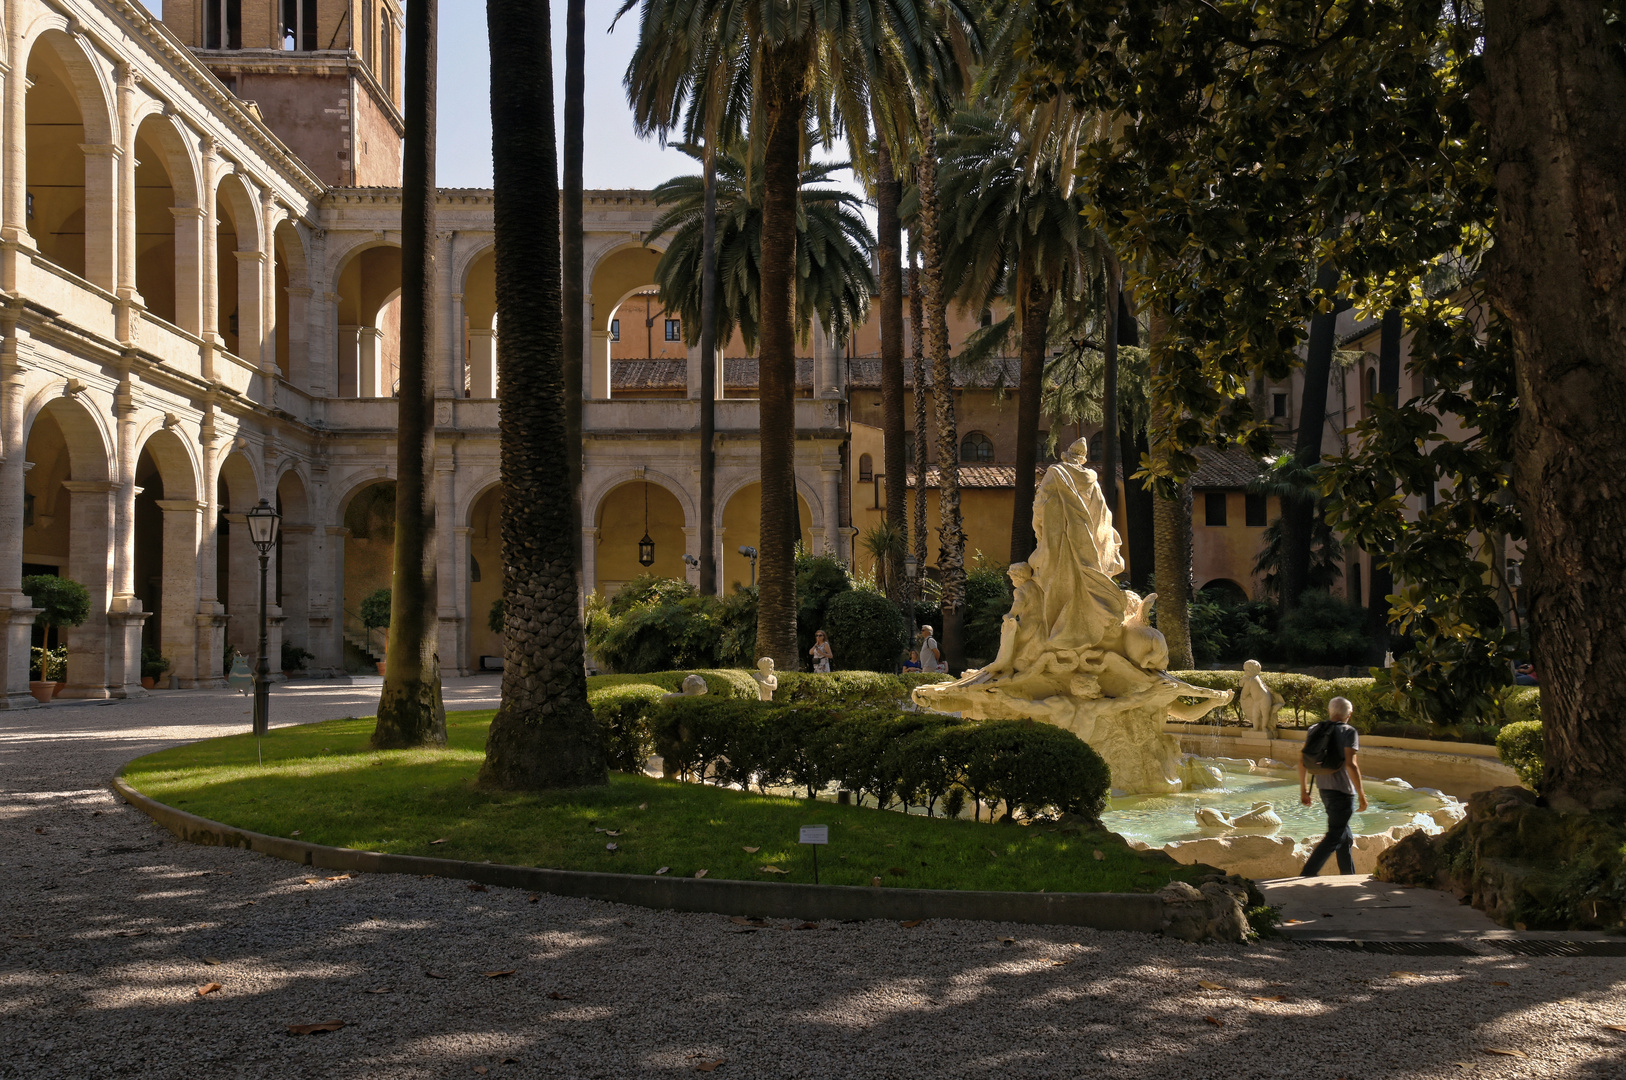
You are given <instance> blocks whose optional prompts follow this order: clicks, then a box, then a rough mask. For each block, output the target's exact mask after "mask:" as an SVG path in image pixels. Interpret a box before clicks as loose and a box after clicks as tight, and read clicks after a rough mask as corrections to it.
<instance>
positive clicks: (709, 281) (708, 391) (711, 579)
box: [699, 136, 717, 596]
mask: <svg viewBox="0 0 1626 1080" xmlns="http://www.w3.org/2000/svg"><path fill="white" fill-rule="evenodd" d="M716 142H717V140H716V139H715V138H714V137H711V136H708V137H707V139H706V168H705V177H706V179H705V185H706V194H705V209H704V211H703V212H704V214H705V219H704V220H703V221H702V222H701V225H700V511H699V514H700V595H701V596H715V595H717V541H716V538H715V532H714V530H713V528H712V516H713V514H714V513H715V510H716V503H717V452H716V446H715V443H716V442H717V146H716Z"/></svg>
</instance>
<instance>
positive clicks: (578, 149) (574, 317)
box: [559, 0, 587, 591]
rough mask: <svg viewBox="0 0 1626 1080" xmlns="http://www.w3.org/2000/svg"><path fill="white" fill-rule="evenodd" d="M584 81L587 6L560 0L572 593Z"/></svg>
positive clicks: (577, 538)
mask: <svg viewBox="0 0 1626 1080" xmlns="http://www.w3.org/2000/svg"><path fill="white" fill-rule="evenodd" d="M586 81H587V0H565V139H564V174H563V186H564V191H563V196H564V197H563V199H562V200H561V201H560V207H559V209H560V213H561V215H562V217H563V220H562V221H561V223H560V224H561V228H562V229H563V258H564V294H563V298H564V309H565V310H564V332H565V472H566V473H567V474H568V475H569V477H570V484H571V490H572V495H571V500H570V505H571V507H572V509H573V510H574V511H575V515H576V516H575V521H576V523H575V526H574V527H573V528H572V529H571V531H570V535H571V538H572V540H573V542H574V543H575V545H576V578H577V590H578V591H581V590H582V587H583V583H582V582H581V572H582V549H581V540H582V530H581V525H582V357H583V354H584V351H585V346H586V341H585V338H586V327H585V326H583V324H582V320H583V318H584V316H585V314H586V309H585V303H586V297H585V284H584V282H583V281H582V274H583V273H584V271H585V267H584V265H583V258H582V254H583V253H582V150H583V146H582V142H583V134H582V129H583V125H584V121H585V106H586V100H585V99H586Z"/></svg>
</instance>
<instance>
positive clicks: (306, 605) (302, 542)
mask: <svg viewBox="0 0 1626 1080" xmlns="http://www.w3.org/2000/svg"><path fill="white" fill-rule="evenodd" d="M276 504H277V510H278V512H280V513H281V514H282V528H281V530H280V531H279V532H278V533H277V546H276V552H275V564H274V565H275V567H276V576H275V578H274V579H273V581H272V583H271V586H270V589H269V592H270V596H271V599H272V600H273V601H274V602H275V603H276V605H277V609H278V612H279V614H280V616H281V618H280V620H279V621H278V622H277V623H276V624H275V626H274V627H273V628H272V629H273V630H274V631H275V637H276V641H275V642H274V643H273V642H271V641H270V640H269V635H268V640H267V644H268V647H269V646H270V645H272V644H274V645H275V648H276V651H275V652H274V653H272V660H273V667H280V665H279V664H277V663H276V661H279V660H280V658H281V655H280V654H281V653H282V651H283V649H282V643H283V642H285V641H286V642H288V643H289V644H290V645H293V646H295V647H297V648H298V649H300V650H302V652H304V653H308V654H310V655H309V657H304V658H302V659H301V661H300V663H301V664H302V665H306V666H308V664H309V660H310V659H314V658H315V657H316V656H317V655H318V654H319V653H320V652H321V646H322V643H321V642H319V641H316V640H314V639H313V637H312V635H311V621H310V615H311V577H312V574H311V571H312V568H313V567H314V566H315V564H316V558H317V552H319V551H321V550H323V549H325V546H326V545H325V544H323V543H321V542H320V541H321V540H322V539H323V538H322V537H319V536H318V535H317V529H318V526H317V524H316V520H315V516H314V515H313V514H312V512H311V500H310V489H309V488H308V487H307V485H306V483H305V477H304V476H303V475H302V474H301V473H300V470H299V469H298V468H297V467H296V466H293V465H291V464H290V465H287V466H285V467H283V468H280V469H279V470H278V472H277V487H276Z"/></svg>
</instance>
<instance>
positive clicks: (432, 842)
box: [429, 836, 446, 847]
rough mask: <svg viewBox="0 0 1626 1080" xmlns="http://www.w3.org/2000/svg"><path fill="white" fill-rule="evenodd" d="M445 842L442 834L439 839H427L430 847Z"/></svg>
mask: <svg viewBox="0 0 1626 1080" xmlns="http://www.w3.org/2000/svg"><path fill="white" fill-rule="evenodd" d="M445 842H446V838H445V837H444V836H443V837H441V838H440V839H439V840H431V841H429V844H430V846H431V847H433V846H434V845H435V844H444V843H445Z"/></svg>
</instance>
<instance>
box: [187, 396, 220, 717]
mask: <svg viewBox="0 0 1626 1080" xmlns="http://www.w3.org/2000/svg"><path fill="white" fill-rule="evenodd" d="M198 439H199V445H201V446H202V448H203V500H202V502H203V514H202V520H201V522H200V525H201V528H200V529H199V533H198V563H197V568H196V569H197V596H198V610H197V623H196V625H197V634H198V639H197V640H198V644H197V657H198V674H197V679H196V681H195V682H194V683H193V685H194V686H198V687H215V686H224V685H225V677H224V675H223V674H222V672H221V663H220V661H221V656H222V654H223V653H224V652H225V649H226V623H227V616H226V608H225V605H223V604H222V603H220V597H219V594H220V587H219V582H218V580H217V577H218V574H219V570H218V566H219V564H218V562H217V558H216V556H217V553H218V549H217V545H218V544H219V541H220V529H219V521H220V481H219V477H220V444H219V441H218V439H217V438H216V437H215V421H214V412H213V407H212V406H211V407H210V408H209V409H208V410H207V411H205V413H204V415H203V423H202V425H201V427H200V429H199V436H198Z"/></svg>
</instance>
